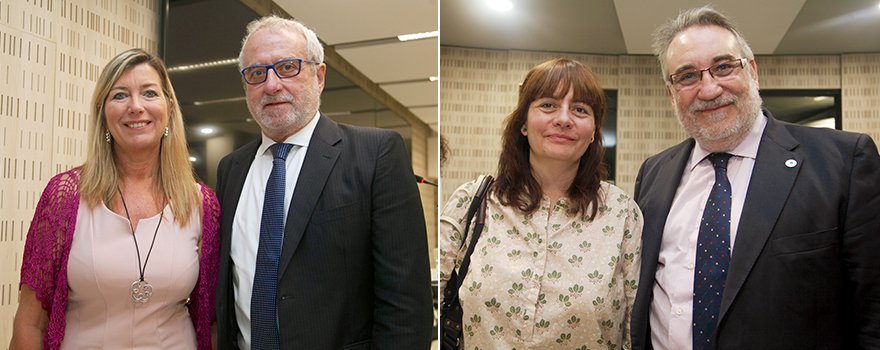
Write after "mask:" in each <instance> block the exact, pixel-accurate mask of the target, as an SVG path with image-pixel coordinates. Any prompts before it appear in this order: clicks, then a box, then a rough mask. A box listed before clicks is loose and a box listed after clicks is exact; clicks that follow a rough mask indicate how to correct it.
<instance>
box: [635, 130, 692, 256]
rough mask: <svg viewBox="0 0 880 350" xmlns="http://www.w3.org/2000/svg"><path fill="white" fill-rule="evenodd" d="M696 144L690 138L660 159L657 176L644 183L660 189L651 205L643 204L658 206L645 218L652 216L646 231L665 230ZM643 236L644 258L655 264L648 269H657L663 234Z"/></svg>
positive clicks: (651, 206) (645, 228) (646, 223)
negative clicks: (654, 213)
mask: <svg viewBox="0 0 880 350" xmlns="http://www.w3.org/2000/svg"><path fill="white" fill-rule="evenodd" d="M695 144H696V143H695V142H694V140H693V139H688V140H687V141H685V142H684V143H682V144H681V145H679V146H677V150H676V151H675V152H673V153H672V154H670V156H669V158H668V159H661V160H659V161H660V162H663V164H662V165H661V166H660V171H659V172H658V174H657V178H656V179H654V180H653V181H652V182H651V183H650V184H645V185H644V186H647V187H648V188H656V189H658V191H657V198H656V199H654V200H652V201H651V205H644V204H643V206H644V207H646V208H648V207H650V208H656V209H654V210H656V211H657V214H656V215H650V216H648V215H645V218H650V222H649V221H645V227H644V232H663V228H664V227H665V226H666V220H667V218H668V217H669V209H670V208H671V207H672V200H673V199H674V198H675V192H676V191H677V190H678V186H679V185H680V184H681V175H682V173H683V172H684V167H685V166H686V165H687V161H688V159H689V158H690V154H691V151H693V149H694V145H695ZM661 213H662V214H661ZM643 237H644V240H643V241H644V246H643V247H642V251H643V254H647V256H648V257H646V256H645V255H643V259H649V260H648V261H649V263H650V264H652V265H653V266H651V269H649V270H648V271H656V270H657V263H658V260H657V259H658V257H659V256H660V245H661V243H662V241H663V235H662V234H655V235H643Z"/></svg>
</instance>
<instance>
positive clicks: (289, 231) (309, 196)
mask: <svg viewBox="0 0 880 350" xmlns="http://www.w3.org/2000/svg"><path fill="white" fill-rule="evenodd" d="M319 118H321V119H320V120H318V124H317V125H316V126H315V132H314V133H313V134H312V139H311V140H310V141H309V146H308V148H307V151H306V157H305V159H304V160H303V165H302V169H301V170H300V172H299V178H298V179H297V182H296V188H294V190H293V198H292V199H291V200H290V208H289V209H288V211H287V225H286V226H285V227H284V243H283V245H282V247H281V260H280V261H279V262H278V278H281V276H283V275H284V271H285V270H287V265H288V264H289V263H290V259H291V258H292V257H293V253H294V252H295V251H296V248H297V246H299V242H300V240H302V236H303V233H305V230H306V228H307V227H308V224H309V221H310V219H311V217H312V212H313V211H314V210H315V206H316V204H317V203H318V198H320V197H321V193H322V192H323V191H324V186H325V184H326V183H327V178H328V177H330V171H331V170H333V166H334V165H335V164H336V160H337V159H338V158H339V152H340V149H339V148H337V147H336V144H337V143H338V142H339V141H340V140H341V139H342V138H341V137H340V135H339V126H338V125H337V124H336V122H334V121H332V120H330V118H327V117H326V116H324V114H323V113H322V114H321V115H320V116H319Z"/></svg>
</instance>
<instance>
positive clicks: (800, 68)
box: [755, 55, 840, 90]
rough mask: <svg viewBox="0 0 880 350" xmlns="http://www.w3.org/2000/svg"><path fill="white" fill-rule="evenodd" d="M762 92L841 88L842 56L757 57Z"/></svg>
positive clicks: (756, 62)
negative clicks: (768, 90) (764, 90)
mask: <svg viewBox="0 0 880 350" xmlns="http://www.w3.org/2000/svg"><path fill="white" fill-rule="evenodd" d="M755 64H756V65H757V66H758V82H759V84H760V86H761V89H789V90H797V89H840V56H837V55H824V56H756V57H755Z"/></svg>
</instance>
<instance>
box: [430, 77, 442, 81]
mask: <svg viewBox="0 0 880 350" xmlns="http://www.w3.org/2000/svg"><path fill="white" fill-rule="evenodd" d="M428 80H430V81H437V80H440V77H429V78H428Z"/></svg>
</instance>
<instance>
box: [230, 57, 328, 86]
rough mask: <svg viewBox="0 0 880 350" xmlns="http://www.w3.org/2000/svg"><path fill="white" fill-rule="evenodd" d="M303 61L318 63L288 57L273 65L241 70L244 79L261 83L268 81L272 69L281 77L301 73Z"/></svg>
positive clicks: (252, 83)
mask: <svg viewBox="0 0 880 350" xmlns="http://www.w3.org/2000/svg"><path fill="white" fill-rule="evenodd" d="M303 62H306V63H312V64H317V62H314V61H309V60H304V59H301V58H287V59H283V60H281V61H278V62H275V63H273V64H271V65H260V64H258V65H253V66H250V67H247V68H245V69H242V70H241V75H242V76H243V77H244V81H245V82H246V83H248V84H251V85H254V84H260V83H262V82H264V81H266V77H267V76H268V75H269V70H270V69H271V70H274V71H275V75H277V76H278V78H279V79H287V78H293V77H295V76H297V75H299V72H300V71H301V70H302V64H303Z"/></svg>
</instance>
